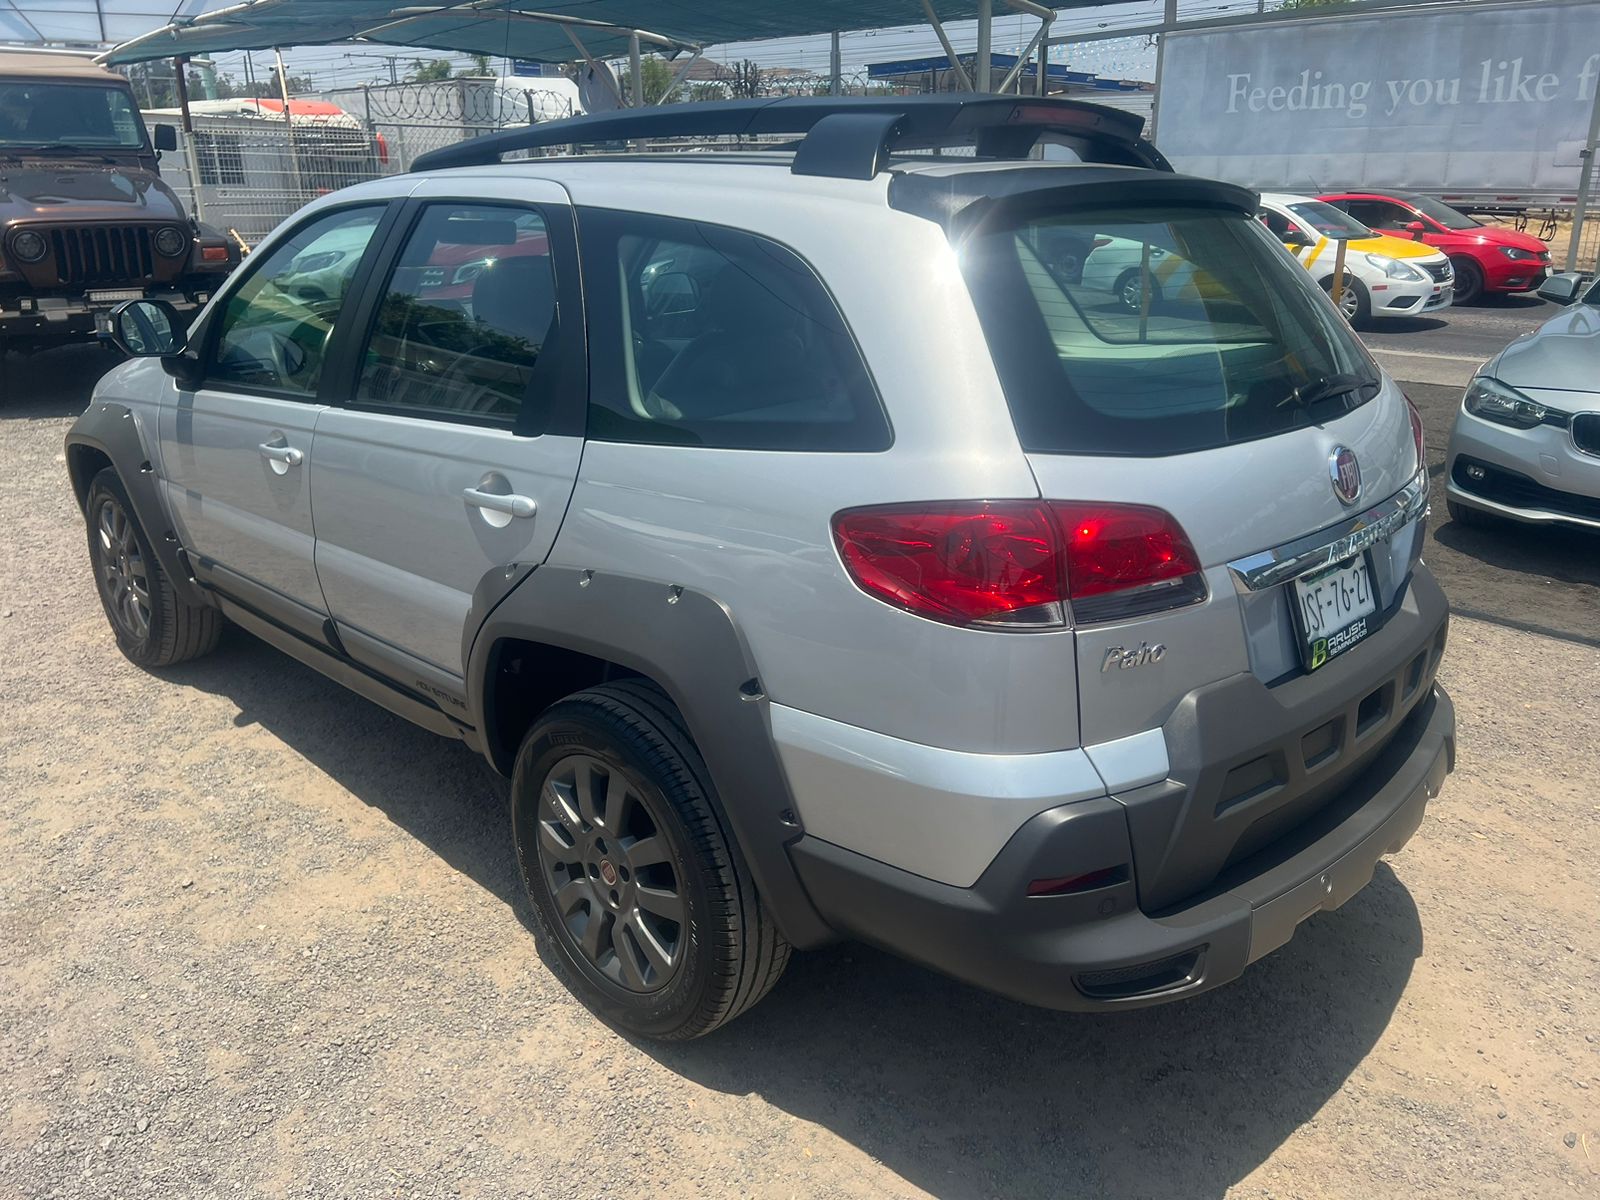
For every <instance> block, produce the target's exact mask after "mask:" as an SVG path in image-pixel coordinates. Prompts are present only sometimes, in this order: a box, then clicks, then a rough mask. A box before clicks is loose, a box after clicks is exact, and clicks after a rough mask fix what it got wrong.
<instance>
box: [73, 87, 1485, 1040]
mask: <svg viewBox="0 0 1600 1200" xmlns="http://www.w3.org/2000/svg"><path fill="white" fill-rule="evenodd" d="M1139 131H1140V123H1139V121H1138V120H1137V118H1131V117H1128V116H1126V115H1125V114H1122V113H1118V112H1113V111H1107V110H1102V109H1098V108H1095V107H1093V106H1089V105H1082V104H1077V103H1071V102H1066V101H1043V100H1033V99H1019V98H1016V97H996V96H988V97H970V96H969V97H964V98H958V97H949V96H939V97H925V98H904V97H900V98H894V99H892V100H888V101H875V100H872V101H862V100H857V101H848V100H846V101H841V100H833V99H816V100H812V99H804V100H780V101H776V102H774V101H748V102H733V103H729V104H703V105H681V106H675V107H671V108H664V109H660V110H650V111H644V112H633V113H621V114H609V115H605V116H595V117H586V118H579V119H576V120H573V121H570V122H564V123H561V124H560V125H559V126H557V125H540V126H537V127H534V128H531V129H525V130H516V131H511V132H507V133H504V134H499V135H495V136H490V137H484V138H479V139H476V140H474V141H471V142H468V143H463V144H462V145H460V146H456V147H451V148H449V149H446V150H443V151H439V152H436V153H435V154H434V155H432V156H431V160H430V159H429V158H425V159H424V160H422V161H421V162H420V163H419V164H418V170H417V171H416V172H415V173H413V174H411V175H406V176H400V177H397V178H392V179H385V180H380V181H375V182H372V183H366V184H362V185H359V186H355V187H351V188H347V189H345V190H343V191H340V192H337V193H335V194H333V195H330V196H327V197H325V198H324V199H322V200H319V201H318V202H317V203H315V204H313V205H310V206H309V207H307V208H306V209H304V210H303V211H301V212H300V213H298V214H297V215H296V216H295V217H294V218H293V219H291V220H290V221H288V222H287V223H286V224H285V225H284V226H283V228H281V229H280V230H278V231H277V232H276V233H275V234H274V235H273V236H272V237H271V238H270V239H269V240H267V241H266V242H265V243H264V244H263V245H262V246H261V247H260V248H259V249H257V250H256V252H255V253H254V254H252V255H251V256H250V258H249V260H248V262H247V263H246V264H245V266H244V268H243V269H242V270H240V271H239V272H238V273H237V274H236V276H235V277H234V278H233V279H232V280H231V281H230V283H229V285H228V286H227V287H226V288H225V289H224V290H223V291H221V292H220V293H219V294H218V296H217V297H216V299H215V300H214V301H213V302H212V303H211V305H210V306H209V307H208V309H207V310H206V311H205V313H204V314H203V316H202V317H201V319H200V320H199V321H198V323H197V325H196V327H195V328H194V329H193V330H192V331H190V332H189V334H188V336H187V338H186V339H185V337H184V336H183V334H182V332H181V331H180V330H179V328H178V326H177V324H176V323H175V322H174V321H173V320H172V317H171V314H169V313H166V312H165V311H163V310H162V308H161V307H160V306H159V305H154V304H150V303H144V302H138V303H133V304H130V305H126V306H124V307H123V308H122V309H120V310H119V311H118V313H117V321H116V329H117V336H118V337H119V338H120V339H121V341H122V343H123V345H124V348H125V349H127V350H128V351H129V352H130V353H131V354H134V355H135V356H136V357H135V359H134V361H131V362H128V363H126V364H124V365H123V366H121V367H119V368H117V369H115V370H113V371H112V372H111V373H110V374H108V375H107V376H106V378H105V379H104V381H103V382H102V383H101V384H100V386H99V388H98V389H97V391H96V394H95V398H94V400H93V403H92V405H91V407H90V409H89V410H88V411H87V412H86V413H85V414H84V416H83V417H82V419H80V420H79V422H78V423H77V424H76V425H75V426H74V428H73V430H72V432H71V433H70V434H69V435H68V439H67V461H68V466H69V468H70V471H71V476H72V484H73V487H74V489H75V490H76V493H77V496H78V499H79V501H80V502H81V504H82V506H83V511H84V514H85V518H86V522H87V527H88V535H89V553H90V558H91V560H92V562H93V566H94V572H95V578H96V580H97V582H98V584H99V588H100V594H101V597H102V599H103V601H104V604H105V609H106V612H107V615H108V616H109V618H110V621H111V625H112V628H113V630H114V632H115V634H116V637H117V641H118V643H119V644H120V645H121V647H122V648H123V650H124V652H125V653H126V654H127V655H128V656H129V657H130V658H132V659H133V660H134V661H135V662H137V663H140V664H143V665H145V666H149V667H163V666H166V665H168V664H171V663H175V662H178V661H179V660H181V659H185V658H189V657H192V656H194V655H197V654H202V653H204V652H205V651H207V650H209V649H210V648H211V647H212V646H213V645H215V643H216V641H217V637H218V634H219V630H220V628H221V625H222V623H223V618H226V619H227V620H228V621H231V622H233V623H234V624H237V625H239V626H242V627H243V628H245V629H246V630H248V631H250V632H251V633H254V634H256V635H257V636H259V637H261V638H263V639H265V640H266V641H268V642H270V643H272V644H273V645H275V646H278V647H280V648H282V649H283V650H284V651H286V652H287V653H289V654H291V655H293V656H294V657H296V658H298V659H300V660H302V661H304V662H307V663H310V664H311V665H313V666H315V667H316V668H318V669H319V670H321V671H323V672H325V673H326V674H328V675H329V676H331V677H332V678H334V679H336V680H338V681H339V682H340V683H343V684H344V685H345V686H347V687H349V688H350V689H352V690H353V691H356V692H358V693H360V694H361V695H364V696H366V697H368V698H369V699H372V700H374V701H376V702H377V703H379V704H382V705H384V706H385V707H387V708H389V709H391V710H392V711H394V712H397V713H400V714H401V715H403V716H405V717H408V718H409V719H410V720H412V721H414V722H415V723H416V724H418V725H421V726H422V727H424V728H425V729H429V730H432V731H433V732H435V733H439V734H442V735H444V736H446V737H451V738H459V739H461V740H463V741H465V742H467V743H468V744H469V745H471V746H473V747H475V748H478V749H480V750H481V751H482V752H483V753H484V755H485V756H486V757H487V758H488V760H489V761H490V762H491V763H492V764H494V766H495V768H496V769H498V770H499V771H501V772H503V773H505V774H506V775H509V776H510V777H511V781H512V783H511V794H512V836H513V842H514V844H515V847H516V851H517V855H518V859H519V862H520V864H521V868H522V873H523V878H524V880H525V882H526V885H527V888H528V892H529V895H530V897H531V900H532V907H533V910H534V912H535V913H536V915H537V924H538V926H539V928H540V929H541V931H542V937H543V938H544V939H546V941H547V942H548V948H549V950H550V951H551V954H550V955H549V957H550V959H551V961H553V962H555V963H556V964H558V965H559V967H560V968H561V969H562V970H563V971H564V973H565V974H566V975H567V976H568V979H569V982H570V984H571V986H572V988H573V990H574V991H575V992H577V994H578V995H579V996H580V997H581V998H582V999H583V1000H585V1001H586V1002H587V1003H589V1004H590V1005H591V1006H592V1007H594V1008H595V1009H596V1010H597V1011H598V1012H599V1013H600V1014H601V1015H603V1016H604V1017H606V1018H607V1019H609V1020H611V1021H614V1022H616V1023H617V1024H619V1025H621V1026H624V1027H626V1028H627V1029H629V1030H633V1031H637V1032H639V1033H643V1034H647V1035H653V1036H658V1037H666V1038H686V1037H693V1036H696V1035H699V1034H703V1033H706V1032H708V1031H710V1030H712V1029H714V1028H716V1027H717V1026H719V1025H721V1024H722V1023H724V1022H725V1021H728V1020H730V1019H731V1018H733V1017H734V1016H736V1015H738V1014H739V1013H741V1012H743V1011H744V1010H745V1009H746V1008H748V1007H749V1006H750V1005H752V1004H754V1003H755V1002H756V1001H757V1000H758V999H760V997H761V996H762V995H763V994H764V993H765V992H766V991H767V990H768V989H769V988H770V987H771V986H772V985H773V983H774V982H775V981H776V980H777V978H778V976H779V974H780V973H781V972H782V970H783V967H784V964H785V962H786V961H787V959H788V956H789V952H790V949H791V947H799V948H802V949H805V948H810V947H815V946H819V945H821V944H824V943H826V942H828V941H830V940H832V939H836V938H839V937H841V936H848V937H854V938H859V939H862V940H865V941H868V942H871V943H874V944H877V945H879V946H883V947H886V948H888V949H890V950H892V951H894V952H896V953H899V954H902V955H905V956H907V957H909V958H912V959H914V960H916V961H918V962H921V963H925V964H927V965H929V966H932V967H935V968H937V969H939V970H941V971H945V972H948V973H949V974H951V975H954V976H956V977H958V978H960V979H963V980H967V981H969V982H972V983H974V984H978V985H980V986H982V987H986V988H990V989H992V990H994V991H996V992H1000V993H1003V994H1005V995H1007V996H1011V997H1015V998H1018V999H1021V1000H1024V1001H1027V1002H1029V1003H1033V1004H1039V1005H1045V1006H1049V1007H1053V1008H1060V1009H1079V1010H1095V1009H1116V1008H1127V1007H1134V1006H1138V1005H1143V1004H1149V1003H1154V1002H1157V1001H1164V1000H1171V999H1176V998H1179V997H1183V996H1190V995H1193V994H1195V993H1198V992H1201V991H1204V990H1206V989H1208V988H1211V987H1215V986H1217V985H1218V984H1221V983H1224V982H1227V981H1228V980H1231V979H1233V978H1235V977H1236V976H1238V975H1239V974H1240V972H1241V971H1243V970H1244V968H1245V966H1246V965H1247V964H1248V963H1250V962H1252V961H1253V960H1255V959H1258V958H1260V957H1261V956H1262V955H1264V954H1267V953H1268V952H1270V951H1271V950H1273V949H1274V948H1276V947H1278V946H1280V945H1282V944H1283V943H1284V942H1285V941H1287V940H1288V939H1289V938H1290V937H1291V936H1292V934H1293V933H1294V930H1295V927H1296V925H1298V924H1299V923H1300V922H1301V921H1303V920H1304V919H1305V918H1306V917H1308V916H1310V915H1311V914H1313V913H1316V912H1318V911H1320V910H1323V909H1332V908H1335V907H1337V906H1339V905H1340V904H1342V903H1344V901H1346V900H1347V899H1349V898H1350V896H1351V895H1353V894H1354V893H1355V892H1356V891H1358V890H1359V889H1360V888H1361V887H1362V886H1363V885H1364V884H1365V883H1366V882H1367V881H1368V880H1369V879H1370V878H1371V876H1372V872H1373V867H1374V864H1375V863H1376V861H1377V860H1378V858H1379V857H1380V856H1381V855H1383V854H1385V853H1388V852H1391V851H1394V850H1397V849H1399V848H1400V847H1401V846H1402V845H1403V844H1404V843H1405V842H1406V840H1407V839H1408V838H1409V837H1410V836H1411V835H1412V833H1413V832H1415V830H1416V829H1417V827H1418V824H1419V822H1420V821H1421V819H1422V814H1423V808H1424V805H1425V804H1426V803H1427V801H1428V799H1429V798H1430V797H1432V796H1433V795H1434V794H1436V792H1437V791H1438V789H1439V787H1440V785H1441V783H1442V781H1443V779H1444V776H1445V774H1446V773H1447V772H1448V771H1449V770H1450V769H1451V767H1452V765H1453V758H1454V740H1455V730H1454V716H1453V711H1452V708H1451V705H1450V702H1449V700H1448V698H1447V697H1446V696H1445V694H1444V693H1443V691H1442V690H1440V689H1439V688H1438V687H1436V686H1435V684H1434V674H1435V670H1436V668H1437V666H1438V664H1439V658H1440V655H1441V653H1442V652H1443V650H1444V644H1445V630H1446V623H1447V612H1446V604H1445V599H1444V596H1443V595H1442V594H1441V592H1440V590H1439V588H1438V586H1437V585H1436V584H1435V583H1434V581H1433V577H1432V576H1431V575H1430V574H1429V572H1428V570H1427V568H1426V567H1424V566H1423V565H1422V563H1421V562H1420V560H1419V557H1418V555H1419V551H1420V548H1421V546H1422V536H1423V519H1424V515H1425V511H1426V497H1427V477H1426V474H1425V472H1424V469H1423V463H1424V460H1423V454H1422V441H1421V427H1420V423H1419V421H1418V418H1417V415H1416V413H1415V411H1413V410H1411V409H1410V408H1409V406H1408V404H1407V401H1406V399H1405V398H1404V397H1403V396H1402V395H1401V393H1400V392H1399V390H1398V389H1397V388H1396V387H1395V386H1394V384H1393V383H1392V382H1391V381H1389V380H1388V379H1387V378H1386V377H1385V376H1384V375H1383V373H1382V371H1381V370H1380V369H1379V368H1378V367H1377V366H1376V365H1375V364H1374V363H1373V361H1372V359H1371V358H1370V357H1369V356H1368V354H1367V353H1366V351H1365V350H1364V349H1363V348H1362V346H1361V344H1360V342H1359V341H1357V339H1356V338H1355V337H1354V336H1353V335H1352V334H1351V332H1350V330H1349V328H1348V326H1347V325H1346V324H1345V322H1344V321H1343V319H1342V318H1341V317H1340V315H1339V314H1338V312H1337V311H1336V310H1335V309H1334V308H1333V306H1332V305H1331V304H1330V303H1329V301H1328V299H1327V297H1326V296H1324V295H1323V294H1322V293H1321V291H1320V290H1319V289H1318V288H1317V287H1316V286H1315V285H1314V284H1312V283H1311V282H1310V281H1309V279H1308V278H1307V276H1306V273H1305V271H1304V270H1302V269H1301V268H1300V267H1299V266H1297V265H1296V263H1295V262H1294V260H1293V259H1291V258H1290V257H1289V256H1288V255H1287V254H1286V253H1285V252H1284V250H1283V248H1282V246H1280V245H1278V244H1277V243H1275V242H1274V241H1273V239H1272V238H1271V236H1270V235H1269V234H1268V233H1267V231H1266V230H1265V229H1263V228H1262V227H1261V225H1260V224H1259V223H1258V222H1257V221H1256V220H1255V219H1254V213H1255V210H1256V198H1255V196H1254V195H1253V194H1251V193H1249V192H1246V191H1244V190H1243V189H1240V188H1236V187H1232V186H1229V185H1225V184H1220V183H1215V182H1209V181H1206V180H1200V179H1190V178H1185V177H1182V176H1179V175H1175V174H1173V173H1172V172H1171V170H1170V169H1169V168H1168V166H1167V164H1166V162H1165V160H1164V159H1163V158H1162V157H1161V156H1160V154H1159V153H1158V152H1156V150H1155V149H1154V148H1153V147H1152V146H1150V145H1149V143H1148V142H1145V141H1143V140H1142V139H1141V138H1140V136H1139ZM723 134H739V135H788V136H789V137H790V138H791V142H790V143H789V147H788V149H785V150H777V151H772V150H766V151H759V150H758V151H752V150H749V149H748V148H747V149H746V150H744V151H741V152H734V153H728V154H706V153H702V154H690V155H682V154H679V155H671V154H667V155H642V154H619V155H609V156H608V155H593V156H587V157H539V158H531V159H528V158H524V159H523V160H522V161H507V162H504V163H502V162H501V161H500V156H501V155H502V154H504V153H507V152H513V151H528V150H542V149H548V148H550V147H552V146H553V144H554V143H557V142H560V143H573V142H612V143H616V142H620V141H623V140H625V139H639V138H653V137H660V136H699V137H704V136H707V135H723ZM1040 145H1043V146H1044V147H1045V149H1044V150H1043V151H1042V152H1041V153H1042V154H1043V158H1035V157H1034V152H1035V147H1036V146H1040ZM950 146H968V147H971V148H972V149H973V151H974V154H973V155H972V156H959V157H958V156H940V155H938V154H935V153H929V151H934V150H939V149H943V148H946V147H950ZM1108 254H1109V255H1111V256H1112V257H1113V258H1115V259H1116V260H1117V262H1118V263H1119V264H1120V266H1119V270H1128V271H1131V272H1133V275H1132V278H1133V279H1134V280H1135V283H1134V285H1133V288H1132V290H1131V291H1130V289H1129V287H1128V286H1127V285H1126V284H1124V285H1123V286H1121V287H1118V288H1105V287H1097V286H1095V285H1094V283H1093V280H1094V279H1095V278H1097V276H1096V275H1094V274H1093V273H1090V274H1089V275H1086V272H1085V265H1086V264H1087V263H1089V262H1090V260H1091V259H1094V258H1095V257H1096V255H1099V256H1100V257H1101V258H1104V257H1105V256H1106V255H1108ZM1101 274H1103V272H1101ZM1130 296H1131V297H1132V301H1131V302H1130V300H1129V297H1130Z"/></svg>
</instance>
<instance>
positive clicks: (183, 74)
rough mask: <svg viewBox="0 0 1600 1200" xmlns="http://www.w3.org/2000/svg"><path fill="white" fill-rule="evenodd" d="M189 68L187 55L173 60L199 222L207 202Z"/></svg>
mask: <svg viewBox="0 0 1600 1200" xmlns="http://www.w3.org/2000/svg"><path fill="white" fill-rule="evenodd" d="M188 68H189V59H188V56H187V55H183V56H180V57H178V58H175V59H173V60H172V69H173V72H174V73H175V75H176V77H177V78H176V80H175V82H176V83H177V85H178V113H179V115H180V119H181V121H182V123H183V162H184V166H186V167H187V168H188V169H189V215H190V216H192V217H193V218H194V219H195V223H196V224H198V223H199V222H200V221H202V220H204V219H205V204H204V203H203V202H202V201H201V199H200V154H199V149H198V147H196V146H195V144H194V116H193V114H191V113H190V111H189V76H188V73H187V72H188Z"/></svg>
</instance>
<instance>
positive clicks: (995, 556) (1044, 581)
mask: <svg viewBox="0 0 1600 1200" xmlns="http://www.w3.org/2000/svg"><path fill="white" fill-rule="evenodd" d="M833 533H834V540H835V542H836V543H837V545H838V547H839V555H840V557H841V558H842V559H843V561H844V565H845V569H846V570H847V571H848V572H849V573H850V577H851V578H852V579H854V580H855V582H856V583H857V584H858V585H859V586H860V587H861V588H862V589H863V590H864V591H866V592H867V593H868V594H870V595H872V596H875V597H877V598H878V599H880V600H883V601H884V602H886V603H888V604H892V605H894V606H895V607H897V608H902V609H904V610H905V611H907V612H910V613H915V614H916V615H918V616H922V617H928V618H930V619H932V620H936V621H943V622H946V623H947V624H951V625H971V626H979V627H989V628H1009V629H1017V628H1059V627H1061V626H1063V625H1064V624H1065V623H1066V608H1065V602H1066V601H1069V600H1070V601H1071V603H1072V610H1073V614H1074V616H1075V617H1076V619H1077V620H1078V621H1079V622H1080V623H1087V622H1093V621H1109V620H1119V619H1124V618H1128V617H1136V616H1145V615H1148V614H1150V613H1154V612H1161V611H1165V610H1166V609H1169V608H1175V607H1178V606H1180V605H1184V604H1192V603H1194V602H1195V601H1196V600H1201V599H1204V598H1205V594H1206V592H1205V582H1204V580H1203V578H1202V577H1201V574H1200V564H1199V559H1198V558H1197V557H1196V555H1195V552H1194V547H1193V546H1191V545H1190V544H1189V539H1188V537H1186V536H1185V534H1184V532H1183V530H1182V529H1181V528H1180V527H1179V525H1178V523H1177V522H1176V521H1175V520H1173V519H1172V517H1171V516H1169V515H1168V514H1167V513H1165V512H1163V511H1162V510H1161V509H1158V508H1147V507H1144V506H1141V505H1129V504H1087V503H1079V502H1068V501H1049V502H1043V501H1034V500H988V501H964V502H953V503H947V504H940V503H933V504H910V505H893V506H886V507H882V508H867V509H851V510H849V511H847V512H842V513H839V514H837V515H836V516H835V517H834V519H833Z"/></svg>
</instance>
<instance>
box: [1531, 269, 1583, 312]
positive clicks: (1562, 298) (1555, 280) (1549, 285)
mask: <svg viewBox="0 0 1600 1200" xmlns="http://www.w3.org/2000/svg"><path fill="white" fill-rule="evenodd" d="M1582 290H1583V276H1582V275H1578V274H1575V273H1571V272H1568V273H1566V274H1562V275H1552V276H1550V278H1549V279H1546V280H1545V281H1544V282H1543V283H1542V284H1540V285H1539V296H1540V297H1541V298H1542V299H1545V300H1549V301H1552V302H1553V303H1556V304H1573V303H1575V302H1576V301H1577V299H1578V293H1579V292H1581V291H1582Z"/></svg>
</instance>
